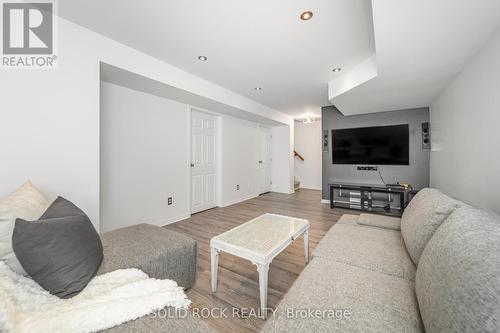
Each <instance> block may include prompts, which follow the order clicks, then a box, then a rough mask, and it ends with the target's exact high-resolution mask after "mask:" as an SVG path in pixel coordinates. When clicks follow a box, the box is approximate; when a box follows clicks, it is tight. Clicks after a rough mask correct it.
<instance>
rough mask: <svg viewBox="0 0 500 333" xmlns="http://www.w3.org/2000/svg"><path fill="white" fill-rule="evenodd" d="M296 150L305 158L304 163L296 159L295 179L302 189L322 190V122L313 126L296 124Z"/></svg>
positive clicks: (317, 122) (316, 122)
mask: <svg viewBox="0 0 500 333" xmlns="http://www.w3.org/2000/svg"><path fill="white" fill-rule="evenodd" d="M294 132H295V133H294V134H295V135H294V144H295V150H296V151H297V152H298V153H299V154H300V155H301V156H302V157H304V161H301V160H300V159H298V158H295V160H294V165H295V178H296V179H297V180H298V181H300V187H301V188H310V189H314V190H321V184H322V183H321V182H322V178H321V169H322V166H321V161H322V160H321V159H322V155H321V152H322V148H321V121H315V122H314V123H312V124H304V123H302V122H295V128H294Z"/></svg>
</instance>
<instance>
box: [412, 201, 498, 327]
mask: <svg viewBox="0 0 500 333" xmlns="http://www.w3.org/2000/svg"><path fill="white" fill-rule="evenodd" d="M416 294H417V297H418V303H419V305H420V313H421V314H422V320H423V322H424V325H425V329H426V331H427V332H429V333H432V332H500V217H498V216H496V215H493V214H490V213H487V212H484V211H481V210H477V209H472V208H460V209H457V210H456V211H455V212H453V213H452V214H451V215H450V217H448V219H446V221H445V222H443V224H442V225H441V227H440V228H439V229H438V230H437V231H436V233H435V234H434V236H433V237H432V238H431V240H430V241H429V243H428V244H427V247H426V248H425V250H424V252H423V253H422V256H421V258H420V263H419V265H418V269H417V275H416Z"/></svg>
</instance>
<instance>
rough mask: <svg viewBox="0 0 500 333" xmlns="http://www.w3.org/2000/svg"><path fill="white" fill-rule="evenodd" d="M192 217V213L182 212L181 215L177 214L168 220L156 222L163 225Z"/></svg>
mask: <svg viewBox="0 0 500 333" xmlns="http://www.w3.org/2000/svg"><path fill="white" fill-rule="evenodd" d="M190 217H191V214H181V215H177V216H174V217H171V218H169V219H167V220H162V221H158V222H156V223H154V224H155V225H158V226H160V227H163V226H166V225H169V224H172V223H175V222H179V221H182V220H185V219H188V218H190Z"/></svg>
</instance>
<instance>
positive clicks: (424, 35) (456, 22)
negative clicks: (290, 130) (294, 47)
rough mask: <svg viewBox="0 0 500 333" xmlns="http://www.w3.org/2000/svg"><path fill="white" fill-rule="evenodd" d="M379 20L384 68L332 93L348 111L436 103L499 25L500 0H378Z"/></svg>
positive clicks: (337, 82)
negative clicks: (345, 90) (340, 90)
mask: <svg viewBox="0 0 500 333" xmlns="http://www.w3.org/2000/svg"><path fill="white" fill-rule="evenodd" d="M373 21H374V33H375V45H376V50H377V52H376V66H377V69H378V74H377V75H376V76H375V78H373V75H371V74H372V72H370V71H366V75H367V79H369V80H368V81H366V82H365V83H361V84H360V85H359V86H357V87H355V88H353V87H350V88H352V89H351V90H348V91H347V92H344V93H342V94H340V95H338V96H330V101H331V102H332V103H333V104H334V105H335V106H336V107H337V108H338V109H339V110H340V111H341V112H342V113H343V114H345V115H353V114H362V113H371V112H380V111H391V110H398V109H407V108H415V107H426V106H430V105H431V102H432V101H433V100H434V99H435V98H436V97H437V96H438V95H439V94H440V92H441V91H442V90H443V89H445V88H446V86H447V85H448V84H449V83H450V82H451V81H452V80H453V78H454V77H455V76H456V75H457V74H458V73H459V72H460V71H461V69H462V68H463V67H464V66H466V65H467V64H468V63H469V62H470V60H471V59H472V57H473V56H474V55H475V54H476V53H477V52H478V51H479V49H480V48H481V47H482V46H483V45H484V44H485V43H486V42H487V41H488V40H489V38H490V37H491V36H492V35H493V33H494V32H495V31H496V29H498V28H499V25H500V0H418V1H417V0H374V1H373ZM358 74H359V73H355V72H354V71H352V72H351V71H345V72H344V73H343V74H342V75H341V76H339V77H337V78H335V79H333V80H332V81H331V82H330V91H333V90H335V89H334V88H338V87H342V86H344V85H345V83H346V82H347V83H351V82H353V81H355V80H353V77H356V78H358V76H359V75H358ZM370 75H371V76H370ZM360 81H361V82H362V81H363V80H360ZM355 85H356V84H353V86H355ZM337 90H339V89H337Z"/></svg>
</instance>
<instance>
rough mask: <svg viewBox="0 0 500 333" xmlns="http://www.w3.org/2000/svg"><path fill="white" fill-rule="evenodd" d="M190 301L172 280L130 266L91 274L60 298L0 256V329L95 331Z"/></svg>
mask: <svg viewBox="0 0 500 333" xmlns="http://www.w3.org/2000/svg"><path fill="white" fill-rule="evenodd" d="M190 303H191V301H190V300H189V299H188V298H187V297H186V294H185V293H184V290H182V288H181V287H178V286H177V283H175V282H174V281H172V280H157V279H152V278H149V277H148V275H147V274H145V273H144V272H142V271H140V270H138V269H135V268H133V269H120V270H117V271H114V272H110V273H107V274H103V275H100V276H97V277H94V278H93V279H92V281H90V283H89V284H88V285H87V287H86V288H85V289H84V290H83V291H82V292H81V293H80V294H78V295H77V296H74V297H73V298H70V299H60V298H58V297H57V296H54V295H51V294H50V293H48V292H47V291H45V290H44V289H42V288H41V287H40V286H39V285H38V284H37V283H35V282H34V281H33V280H32V279H30V278H27V277H24V276H21V275H18V274H17V273H14V272H12V271H11V270H10V269H9V268H8V267H7V265H5V264H4V263H3V262H1V261H0V332H12V333H14V332H15V333H31V332H37V333H44V332H47V333H53V332H61V333H63V332H71V333H77V332H82V333H84V332H85V333H86V332H96V331H99V330H103V329H106V328H110V327H113V326H116V325H119V324H121V323H124V322H126V321H129V320H133V319H136V318H139V317H142V316H144V315H147V314H150V313H152V312H153V311H155V310H158V309H162V308H164V307H166V306H172V307H175V308H178V309H180V308H183V309H185V308H187V307H189V304H190Z"/></svg>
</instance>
